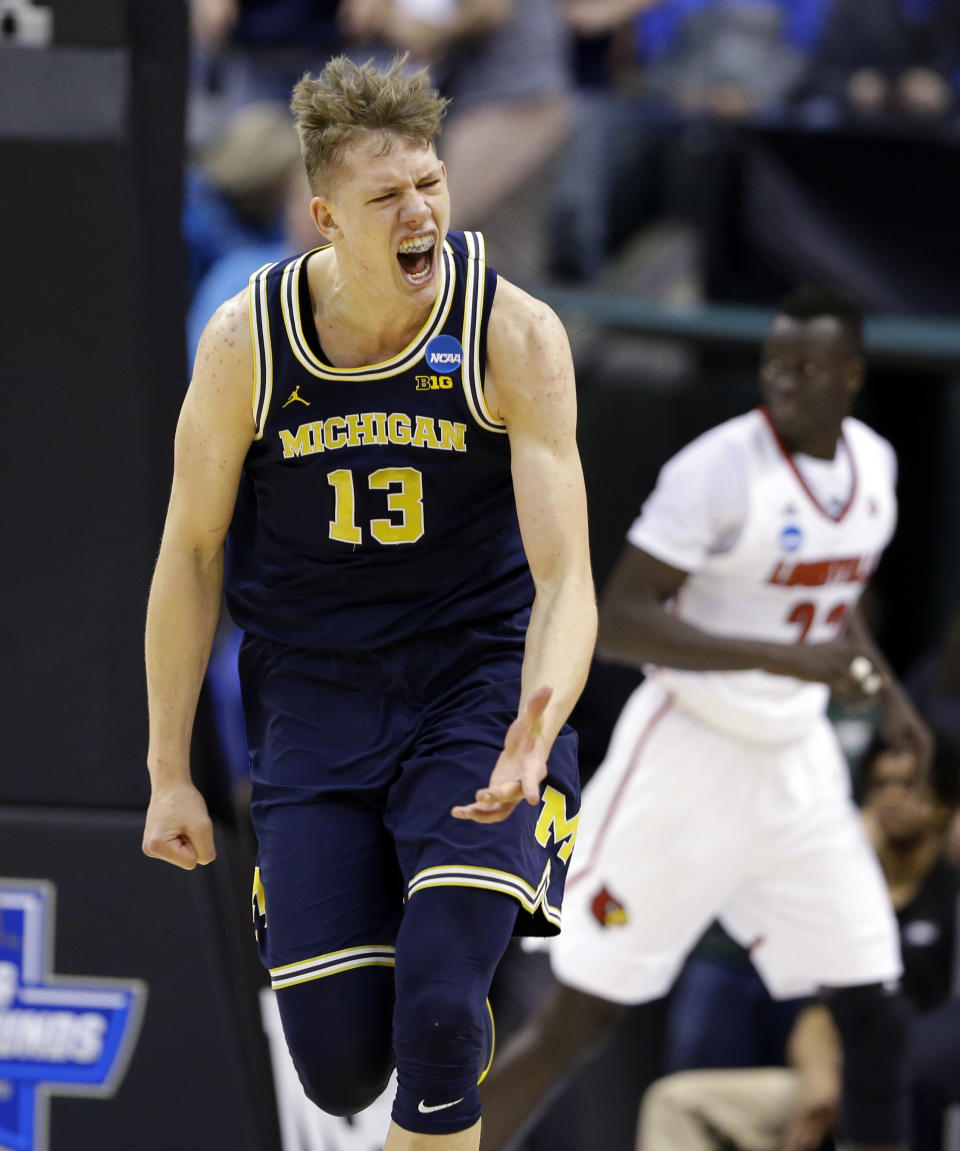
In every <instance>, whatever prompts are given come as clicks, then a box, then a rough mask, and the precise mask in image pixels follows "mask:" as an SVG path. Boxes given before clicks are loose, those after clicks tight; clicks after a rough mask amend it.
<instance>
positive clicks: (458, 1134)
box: [385, 887, 517, 1151]
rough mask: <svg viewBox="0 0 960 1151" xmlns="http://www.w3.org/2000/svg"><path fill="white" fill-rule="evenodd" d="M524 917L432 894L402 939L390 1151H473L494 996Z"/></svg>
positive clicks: (413, 913)
mask: <svg viewBox="0 0 960 1151" xmlns="http://www.w3.org/2000/svg"><path fill="white" fill-rule="evenodd" d="M516 918H517V904H516V903H515V902H514V900H513V899H511V898H510V897H508V896H505V895H501V894H499V893H497V892H491V891H483V890H480V889H475V888H467V887H435V888H427V889H425V890H423V891H419V892H417V893H416V894H415V895H414V896H413V897H412V898H411V899H410V901H409V902H408V904H407V907H406V910H405V912H404V917H403V922H402V924H401V926H400V932H399V934H398V936H397V966H396V986H397V1006H396V1011H395V1014H394V1046H395V1050H396V1057H397V1080H398V1086H397V1098H396V1101H395V1103H394V1108H393V1124H392V1125H391V1128H390V1134H389V1136H388V1138H387V1143H386V1147H385V1151H433V1149H436V1151H475V1149H476V1148H477V1147H478V1146H479V1140H480V1122H479V1119H480V1096H479V1093H478V1091H477V1081H478V1080H479V1078H480V1076H481V1074H482V1073H483V1071H484V1068H485V1066H486V1063H487V1061H488V1057H489V1047H488V1039H489V1018H490V1016H489V1011H488V1008H487V994H488V992H489V990H490V983H491V980H492V979H493V973H494V971H495V969H496V966H497V964H498V963H499V961H500V957H501V956H502V955H503V952H504V951H505V950H506V946H507V943H508V942H509V939H510V935H511V933H512V931H513V928H514V924H515V922H516Z"/></svg>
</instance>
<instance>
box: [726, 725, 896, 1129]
mask: <svg viewBox="0 0 960 1151" xmlns="http://www.w3.org/2000/svg"><path fill="white" fill-rule="evenodd" d="M757 804H758V807H759V808H760V809H761V810H762V811H765V812H766V815H765V817H764V822H765V824H766V826H764V827H763V828H762V829H761V830H762V833H763V836H764V840H765V842H766V843H768V844H769V847H768V848H767V850H766V851H765V852H763V853H762V854H760V855H759V856H758V858H757V862H756V869H757V871H756V875H755V876H754V877H752V878H751V880H750V881H749V883H748V884H747V885H746V886H745V887H744V889H743V890H742V891H741V892H740V893H739V894H738V896H737V897H736V899H735V900H732V901H731V903H730V904H729V905H728V906H727V907H726V908H725V909H724V912H723V915H722V919H723V922H724V925H725V926H728V927H729V928H730V930H731V934H733V935H734V937H735V938H738V939H739V940H740V941H741V942H746V941H749V940H756V941H757V945H756V946H755V947H754V948H753V949H752V951H751V957H752V959H753V961H754V963H755V965H756V967H757V970H758V971H759V972H760V974H761V976H762V977H763V980H764V982H765V983H766V984H767V986H768V987H769V988H770V990H771V992H772V993H773V994H774V995H775V996H777V997H779V998H786V997H788V996H792V995H798V994H809V993H810V992H811V991H813V990H814V989H815V988H817V987H820V988H826V989H828V991H827V993H826V996H825V1001H826V1003H827V1006H828V1007H829V1008H830V1009H831V1011H832V1013H833V1016H834V1019H835V1021H836V1024H837V1028H838V1030H839V1032H840V1036H841V1040H842V1044H843V1051H844V1076H843V1078H844V1099H843V1116H842V1121H841V1124H840V1127H841V1132H842V1134H843V1136H844V1138H845V1139H846V1141H847V1143H848V1144H852V1145H853V1146H855V1147H857V1148H860V1149H862V1151H866V1149H867V1148H872V1149H877V1148H888V1149H893V1148H901V1147H904V1146H905V1144H906V1089H905V1075H904V1056H905V1042H906V1027H907V1021H906V1018H905V1011H904V1005H903V1002H902V999H901V997H900V995H899V993H897V992H890V991H888V990H887V988H888V987H890V986H893V985H895V983H896V981H897V979H898V978H899V976H900V972H901V964H900V948H899V939H898V932H897V921H896V918H895V916H894V913H893V909H892V907H891V904H890V896H889V892H888V891H887V887H886V884H885V882H884V878H883V874H882V872H881V871H880V866H879V864H878V863H877V859H876V856H875V854H874V852H873V850H872V848H871V847H870V844H869V842H868V840H867V838H866V835H865V834H864V831H863V825H862V823H861V821H860V817H859V814H858V812H857V811H856V809H855V808H854V807H853V804H852V803H851V801H850V798H849V773H848V770H847V767H846V763H845V761H844V759H843V757H842V755H841V754H840V752H839V748H838V747H837V743H836V737H835V735H834V734H833V731H832V729H831V728H830V727H829V725H828V724H827V723H826V722H825V721H824V722H823V723H819V724H818V725H817V726H816V727H815V728H814V730H813V731H812V732H811V734H810V735H809V736H808V737H807V738H806V739H805V740H804V741H803V742H802V743H800V744H798V745H790V746H788V747H787V748H785V749H784V751H783V752H782V753H781V755H780V757H779V759H778V761H777V762H774V763H772V764H771V765H770V770H769V772H768V773H767V777H766V779H765V780H763V781H762V782H761V784H760V785H759V786H758V791H757Z"/></svg>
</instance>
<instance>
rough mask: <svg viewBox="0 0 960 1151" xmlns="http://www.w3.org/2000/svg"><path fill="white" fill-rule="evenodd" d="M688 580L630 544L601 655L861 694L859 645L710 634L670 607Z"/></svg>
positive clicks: (613, 582)
mask: <svg viewBox="0 0 960 1151" xmlns="http://www.w3.org/2000/svg"><path fill="white" fill-rule="evenodd" d="M687 576H688V573H687V572H684V571H681V570H680V569H679V568H675V567H671V566H670V565H669V564H666V563H663V562H662V561H661V560H658V559H655V558H654V557H653V556H652V555H650V554H649V553H648V552H645V551H643V550H642V549H641V548H638V547H634V546H633V545H632V544H628V545H627V546H626V547H625V549H624V551H623V553H622V554H621V556H620V559H619V561H618V562H617V565H616V567H615V568H614V571H613V574H612V575H611V576H610V579H609V581H608V582H607V586H606V588H605V590H604V594H603V598H602V600H601V604H600V629H599V636H598V645H597V650H598V652H599V654H600V655H602V656H604V657H606V658H607V659H611V660H615V661H617V662H620V663H628V664H632V665H634V666H636V667H640V666H642V665H643V664H645V663H655V664H659V665H660V666H662V667H673V668H679V669H681V670H683V671H747V670H750V669H752V668H759V669H762V670H764V671H769V672H773V673H774V674H777V675H790V676H795V677H796V678H797V679H803V680H810V681H813V682H820V683H826V684H828V685H829V686H830V687H832V688H835V689H842V690H844V691H846V692H848V693H850V692H856V691H857V690H859V688H858V685H857V684H856V683H852V682H851V681H850V675H849V672H850V663H851V661H852V660H853V659H854V657H855V656H857V655H860V654H864V651H863V648H862V647H861V646H860V644H859V643H858V642H857V641H856V640H855V639H852V638H850V639H842V640H837V641H835V642H833V643H820V644H783V643H774V642H768V641H763V640H753V639H738V638H736V637H732V636H724V635H714V634H712V633H710V632H706V631H703V630H702V629H701V628H699V627H696V626H695V625H694V624H690V623H687V622H686V621H685V620H683V619H681V618H680V617H679V616H677V615H676V614H675V613H673V612H671V611H670V610H669V607H668V606H667V605H668V603H669V601H670V600H671V599H672V598H673V597H674V596H675V595H676V594H677V593H678V592H679V591H680V589H681V588H682V587H683V584H684V582H685V581H686V579H687Z"/></svg>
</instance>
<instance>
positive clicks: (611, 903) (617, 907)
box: [590, 887, 630, 927]
mask: <svg viewBox="0 0 960 1151" xmlns="http://www.w3.org/2000/svg"><path fill="white" fill-rule="evenodd" d="M590 910H591V911H592V912H593V917H594V919H596V921H597V923H599V924H600V926H601V927H620V926H622V925H623V924H625V923H626V922H627V921H628V920H629V918H630V916H629V915H628V914H627V909H626V908H625V907H624V906H623V904H622V903H621V902H620V900H619V899H617V898H616V896H614V895H611V894H610V892H609V891H608V890H607V888H606V887H601V888H600V890H599V891H598V892H597V894H596V895H595V896H594V897H593V900H592V902H591V904H590Z"/></svg>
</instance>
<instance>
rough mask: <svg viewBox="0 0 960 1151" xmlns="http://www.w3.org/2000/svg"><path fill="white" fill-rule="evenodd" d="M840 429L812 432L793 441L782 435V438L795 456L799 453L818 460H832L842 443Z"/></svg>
mask: <svg viewBox="0 0 960 1151" xmlns="http://www.w3.org/2000/svg"><path fill="white" fill-rule="evenodd" d="M840 433H841V429H840V427H839V426H838V427H836V428H832V429H831V430H830V431H826V432H812V433H811V434H810V435H808V436H803V437H801V438H798V439H797V440H794V441H791V440H790V439H789V438H788V437H786V436H784V435H783V433H782V432H781V433H780V438H781V439H782V440H783V442H784V443H785V444H786V445H787V447H788V448H789V449H790V451H791V453H793V454H794V455H795V454H797V453H798V452H799V453H801V454H802V455H805V456H813V458H814V459H817V460H832V459H835V458H836V455H837V445H838V444H839V443H840Z"/></svg>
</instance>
